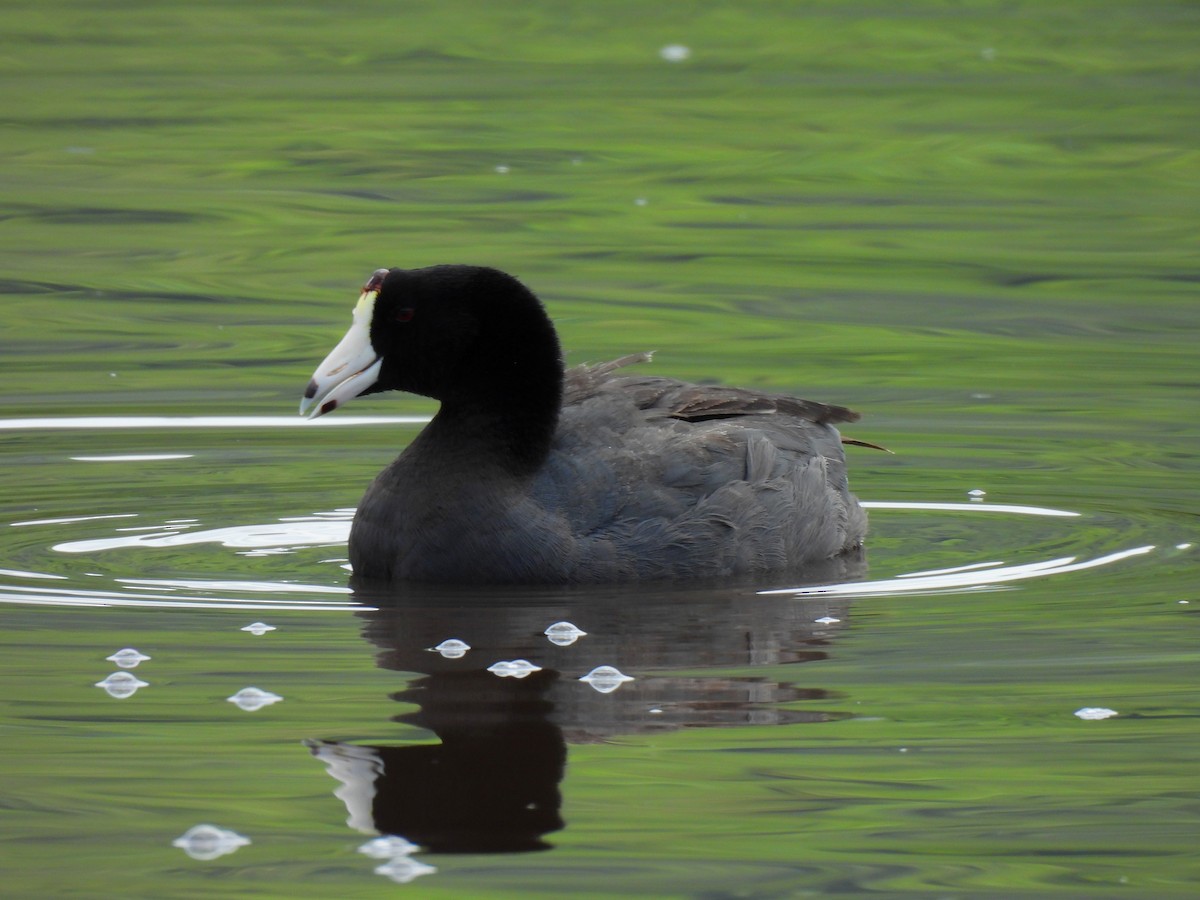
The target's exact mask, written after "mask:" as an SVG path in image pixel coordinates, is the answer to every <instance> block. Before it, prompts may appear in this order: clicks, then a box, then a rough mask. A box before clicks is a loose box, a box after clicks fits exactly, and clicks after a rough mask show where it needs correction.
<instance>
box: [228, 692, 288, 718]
mask: <svg viewBox="0 0 1200 900" xmlns="http://www.w3.org/2000/svg"><path fill="white" fill-rule="evenodd" d="M225 699H226V700H228V701H229V702H230V703H232V704H233V705H234V706H236V707H237V708H238V709H244V710H245V711H246V712H255V711H256V710H260V709H262V708H263V707H264V706H270V705H271V704H272V703H278V702H279V701H280V700H282V699H283V698H282V697H280V696H279V695H278V694H272V693H271V692H270V691H260V690H259V689H258V688H256V687H248V688H242V689H241V690H240V691H238V692H237V693H236V694H234V695H233V696H232V697H226V698H225Z"/></svg>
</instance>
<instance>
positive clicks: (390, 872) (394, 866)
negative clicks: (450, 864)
mask: <svg viewBox="0 0 1200 900" xmlns="http://www.w3.org/2000/svg"><path fill="white" fill-rule="evenodd" d="M436 871H437V868H436V867H435V866H427V865H426V864H425V863H423V862H418V861H417V860H415V859H413V858H412V857H410V856H398V857H396V858H395V859H392V860H389V861H388V862H385V863H384V864H383V865H382V866H376V867H375V874H376V875H386V876H387V877H388V878H390V879H392V881H394V882H396V884H408V883H409V882H410V881H412V880H413V879H415V878H420V877H421V876H422V875H432V874H433V873H434V872H436Z"/></svg>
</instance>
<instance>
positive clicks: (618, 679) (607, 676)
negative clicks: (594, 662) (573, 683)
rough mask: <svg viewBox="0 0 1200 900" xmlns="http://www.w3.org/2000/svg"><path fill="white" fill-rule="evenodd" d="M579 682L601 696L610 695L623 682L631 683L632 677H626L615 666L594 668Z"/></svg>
mask: <svg viewBox="0 0 1200 900" xmlns="http://www.w3.org/2000/svg"><path fill="white" fill-rule="evenodd" d="M579 680H580V681H582V682H584V683H585V684H587V685H590V686H591V688H592V690H595V691H598V692H599V693H601V694H611V693H612V692H613V691H615V690H616V689H617V688H619V687H620V686H621V685H623V684H624V683H625V682H627V681H633V676H631V675H626V674H625V673H623V672H622V671H621V670H620V669H618V668H617V667H616V666H596V668H594V669H592V671H590V672H588V673H587V674H586V675H584V676H583V677H582V678H580V679H579Z"/></svg>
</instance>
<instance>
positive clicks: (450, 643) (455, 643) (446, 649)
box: [428, 638, 471, 659]
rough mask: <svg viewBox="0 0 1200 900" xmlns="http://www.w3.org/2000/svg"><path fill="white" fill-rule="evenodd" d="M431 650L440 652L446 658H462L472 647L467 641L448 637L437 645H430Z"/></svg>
mask: <svg viewBox="0 0 1200 900" xmlns="http://www.w3.org/2000/svg"><path fill="white" fill-rule="evenodd" d="M428 649H429V650H431V651H433V652H434V653H440V654H442V656H444V657H446V659H461V658H462V657H464V656H466V655H467V651H468V650H470V649H471V645H470V644H468V643H467V642H466V641H460V640H459V639H458V638H447V639H446V640H444V641H442V642H441V643H440V644H438V645H437V646H436V647H429V648H428Z"/></svg>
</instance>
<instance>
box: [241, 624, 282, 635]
mask: <svg viewBox="0 0 1200 900" xmlns="http://www.w3.org/2000/svg"><path fill="white" fill-rule="evenodd" d="M275 630H276V628H275V626H274V625H268V624H266V623H265V622H255V623H254V624H253V625H246V626H245V627H244V628H242V631H248V632H250V633H251V634H252V635H254V636H255V637H261V636H262V635H264V634H266V633H267V632H268V631H275Z"/></svg>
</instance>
